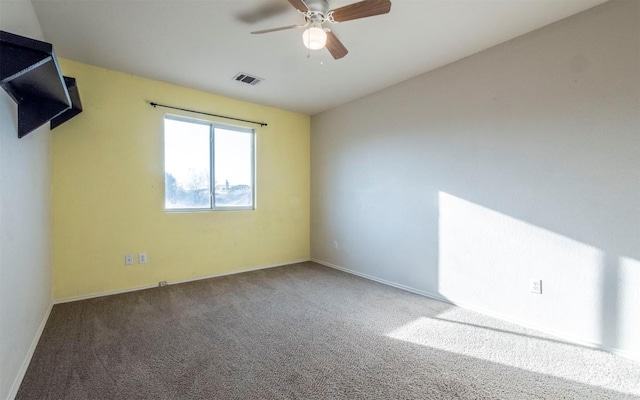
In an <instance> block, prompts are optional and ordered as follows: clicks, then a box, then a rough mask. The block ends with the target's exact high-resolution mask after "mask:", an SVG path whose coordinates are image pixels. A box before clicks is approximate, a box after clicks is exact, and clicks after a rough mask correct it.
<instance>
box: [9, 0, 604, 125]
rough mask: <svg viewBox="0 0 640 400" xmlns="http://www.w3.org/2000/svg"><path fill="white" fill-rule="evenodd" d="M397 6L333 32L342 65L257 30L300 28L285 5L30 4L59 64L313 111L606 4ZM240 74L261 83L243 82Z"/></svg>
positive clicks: (434, 2)
mask: <svg viewBox="0 0 640 400" xmlns="http://www.w3.org/2000/svg"><path fill="white" fill-rule="evenodd" d="M2 1H6V0H2ZM329 1H330V4H331V8H337V7H341V6H343V5H347V4H351V3H353V2H354V1H353V0H329ZM391 1H392V7H391V12H390V13H389V14H386V15H381V16H376V17H370V18H366V19H360V20H355V21H349V22H344V23H341V24H336V25H332V26H331V28H332V30H333V31H334V33H335V34H336V35H337V36H338V37H339V38H340V40H341V41H342V42H343V43H344V45H345V46H346V47H347V48H348V49H349V54H348V55H347V56H346V57H345V58H343V59H341V60H337V61H336V60H333V58H332V57H331V55H330V54H329V53H328V52H327V51H326V50H320V51H312V52H311V58H307V53H308V50H307V49H306V48H305V47H304V46H303V44H302V38H301V37H302V32H301V31H300V30H288V31H280V32H274V33H269V34H264V35H251V34H249V32H251V31H254V30H261V29H267V28H273V27H279V26H287V25H292V24H296V23H302V22H303V19H302V17H301V15H300V14H299V13H298V12H297V11H296V10H295V9H294V8H293V7H292V6H291V5H290V4H289V3H288V1H287V0H251V1H248V0H245V1H243V0H230V1H212V0H208V1H202V0H199V1H196V0H182V1H180V0H173V1H160V0H135V1H134V0H96V1H79V0H32V3H33V5H34V8H35V11H36V14H37V16H38V19H39V21H40V25H41V27H42V31H43V34H44V37H45V40H47V41H49V42H51V43H53V45H54V48H55V50H56V53H57V54H58V56H60V57H64V58H69V59H72V60H76V61H80V62H83V63H87V64H92V65H96V66H100V67H104V68H109V69H114V70H118V71H122V72H126V73H129V74H134V75H139V76H143V77H148V78H152V79H156V80H160V81H165V82H171V83H174V84H178V85H181V86H186V87H191V88H197V89H201V90H204V91H208V92H213V93H216V94H221V95H226V96H230V97H234V98H237V99H241V100H246V101H251V102H255V103H259V104H264V105H269V106H273V107H278V108H282V109H286V110H291V111H296V112H300V113H305V114H309V115H314V114H317V113H319V112H322V111H324V110H328V109H331V108H333V107H336V106H338V105H340V104H343V103H346V102H348V101H351V100H354V99H356V98H359V97H362V96H364V95H367V94H369V93H372V92H375V91H378V90H380V89H382V88H385V87H388V86H391V85H393V84H395V83H398V82H401V81H403V80H406V79H408V78H410V77H413V76H416V75H419V74H421V73H424V72H427V71H430V70H433V69H435V68H438V67H440V66H443V65H445V64H448V63H451V62H453V61H456V60H459V59H461V58H464V57H467V56H469V55H471V54H474V53H477V52H479V51H481V50H484V49H487V48H489V47H491V46H494V45H496V44H498V43H502V42H505V41H507V40H510V39H512V38H515V37H517V36H520V35H522V34H524V33H526V32H530V31H532V30H535V29H537V28H540V27H543V26H545V25H548V24H550V23H552V22H555V21H558V20H560V19H563V18H566V17H568V16H570V15H573V14H575V13H578V12H580V11H583V10H586V9H588V8H591V7H593V6H595V5H598V4H600V3H604V2H605V0H422V1H410V0H391ZM270 10H271V11H274V13H275V14H276V15H272V16H268V15H267V14H270V13H269V12H265V11H270ZM238 72H245V73H249V74H252V75H255V76H258V77H261V78H265V81H264V82H262V83H260V84H259V85H257V86H249V85H246V84H241V83H239V82H236V81H234V80H232V78H233V77H234V76H235V75H236V73H238Z"/></svg>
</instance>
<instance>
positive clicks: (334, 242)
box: [333, 240, 340, 250]
mask: <svg viewBox="0 0 640 400" xmlns="http://www.w3.org/2000/svg"><path fill="white" fill-rule="evenodd" d="M333 248H334V249H336V250H337V249H339V248H340V246H339V245H338V241H337V240H334V241H333Z"/></svg>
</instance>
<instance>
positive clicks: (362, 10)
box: [329, 0, 391, 22]
mask: <svg viewBox="0 0 640 400" xmlns="http://www.w3.org/2000/svg"><path fill="white" fill-rule="evenodd" d="M389 11H391V1H390V0H363V1H360V2H358V3H353V4H349V5H348V6H344V7H340V8H336V9H335V10H333V11H330V12H329V14H331V15H332V17H333V20H334V21H335V22H345V21H351V20H354V19H359V18H366V17H373V16H374V15H380V14H386V13H388V12H389Z"/></svg>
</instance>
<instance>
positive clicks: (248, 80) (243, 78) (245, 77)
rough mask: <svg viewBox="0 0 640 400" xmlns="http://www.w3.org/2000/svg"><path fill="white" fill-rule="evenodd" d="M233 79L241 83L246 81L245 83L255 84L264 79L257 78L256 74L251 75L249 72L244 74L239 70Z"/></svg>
mask: <svg viewBox="0 0 640 400" xmlns="http://www.w3.org/2000/svg"><path fill="white" fill-rule="evenodd" d="M233 80H234V81H238V82H242V83H246V84H247V85H251V86H255V85H257V84H259V83H260V82H262V81H263V80H264V79H262V78H258V77H257V76H251V75H249V74H245V73H243V72H240V73H239V74H237V75H236V76H234V77H233Z"/></svg>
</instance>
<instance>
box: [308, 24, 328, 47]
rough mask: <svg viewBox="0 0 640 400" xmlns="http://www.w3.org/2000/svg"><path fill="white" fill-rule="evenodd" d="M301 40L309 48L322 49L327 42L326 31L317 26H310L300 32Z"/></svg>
mask: <svg viewBox="0 0 640 400" xmlns="http://www.w3.org/2000/svg"><path fill="white" fill-rule="evenodd" d="M302 42H303V43H304V46H305V47H306V48H307V49H309V50H320V49H323V48H324V46H325V45H326V44H327V32H325V31H324V29H322V28H318V27H317V26H312V27H311V28H309V29H306V30H305V31H304V32H302Z"/></svg>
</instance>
